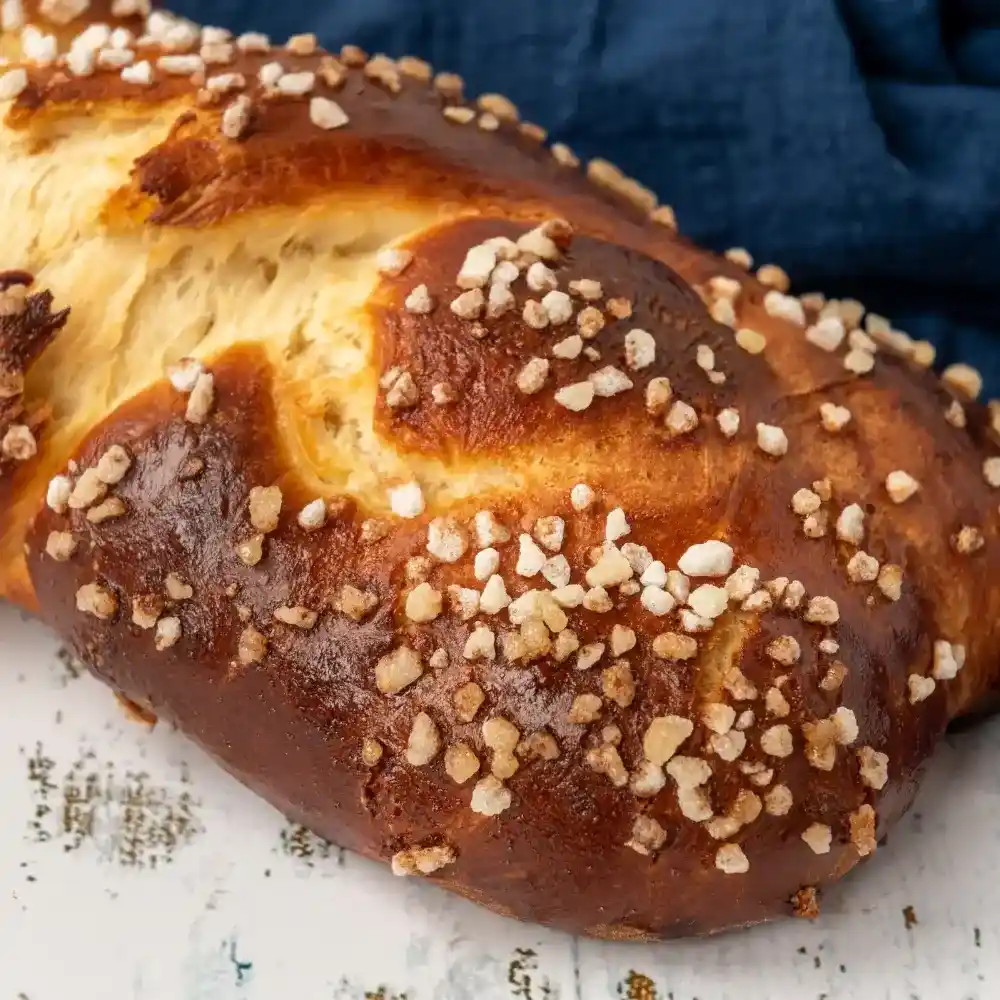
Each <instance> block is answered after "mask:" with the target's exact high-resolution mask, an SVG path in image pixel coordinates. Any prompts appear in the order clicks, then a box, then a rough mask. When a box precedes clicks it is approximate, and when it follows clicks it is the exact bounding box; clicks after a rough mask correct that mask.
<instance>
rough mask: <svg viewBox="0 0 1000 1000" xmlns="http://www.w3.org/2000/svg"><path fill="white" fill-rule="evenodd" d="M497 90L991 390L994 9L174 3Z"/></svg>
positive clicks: (829, 1) (998, 177)
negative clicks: (354, 47) (958, 363)
mask: <svg viewBox="0 0 1000 1000" xmlns="http://www.w3.org/2000/svg"><path fill="white" fill-rule="evenodd" d="M174 8H175V9H176V10H178V12H180V13H184V14H187V15H188V16H190V17H193V18H195V19H197V20H199V21H201V22H202V23H214V24H221V25H224V26H226V27H231V28H234V29H238V30H246V29H249V28H255V29H258V30H264V31H268V32H270V33H271V34H272V36H274V38H275V39H281V40H283V39H284V37H286V36H287V35H289V34H292V33H294V32H297V31H306V30H311V31H315V32H316V33H317V34H318V35H319V36H320V38H321V40H322V41H323V42H324V43H325V44H326V45H328V46H329V47H333V46H335V45H337V46H339V45H340V44H341V43H343V42H345V41H352V42H355V43H357V44H359V45H362V46H364V47H365V48H368V49H369V50H371V51H383V52H387V53H388V54H390V55H403V54H407V53H409V54H415V55H419V56H422V57H424V58H426V59H428V60H429V61H430V62H432V63H433V64H434V66H435V67H436V68H438V69H449V70H453V71H455V72H458V73H460V74H461V75H462V76H463V77H464V78H465V79H466V81H467V92H468V93H478V92H481V91H499V92H500V93H503V94H505V95H507V96H508V97H510V98H511V99H512V100H514V101H515V102H516V103H517V104H518V105H519V107H520V108H521V110H522V113H523V114H524V115H525V117H527V118H530V119H531V120H533V121H537V122H539V123H540V124H542V125H545V126H546V127H548V128H549V129H550V131H551V133H552V135H553V137H554V138H558V139H561V140H563V141H565V142H568V143H569V144H570V145H571V146H572V147H573V148H574V149H575V150H577V152H578V153H581V154H583V155H586V156H590V155H602V156H606V157H608V158H609V159H611V160H613V161H615V162H616V163H617V164H618V165H619V166H620V167H622V169H624V170H625V171H626V172H628V173H630V174H632V175H634V176H635V177H637V178H639V179H640V180H641V181H642V182H643V183H644V184H647V185H649V186H650V187H652V188H654V189H655V190H656V191H657V192H658V193H659V194H660V196H661V199H662V200H663V201H666V202H669V203H671V204H672V205H674V206H675V208H676V209H677V213H678V217H679V219H680V223H681V227H682V228H683V229H684V231H685V232H686V233H688V234H690V235H691V236H693V237H694V238H695V239H697V240H698V241H700V242H702V243H703V244H706V245H708V246H711V247H715V248H718V249H724V248H725V247H728V246H733V245H742V246H746V247H748V248H749V249H750V250H751V251H752V252H753V254H754V255H755V256H756V257H757V259H758V260H759V261H760V262H761V263H764V262H768V261H774V262H777V263H780V264H782V265H783V266H784V267H785V268H786V269H787V270H788V271H789V272H790V273H791V274H792V277H793V279H794V281H795V287H796V289H797V290H798V291H809V290H813V289H820V290H822V291H824V292H826V293H827V294H830V295H853V296H856V297H857V298H860V299H861V300H862V301H863V302H865V304H866V305H867V306H868V307H869V308H870V309H873V310H875V311H878V312H882V313H884V314H886V315H888V316H890V317H891V318H892V319H893V320H894V322H895V323H896V325H897V326H898V327H900V328H901V329H904V330H907V332H909V333H911V334H912V335H914V336H916V337H926V338H928V339H930V340H932V341H934V342H935V343H936V344H937V345H938V348H939V358H940V360H941V361H942V362H943V363H947V362H948V361H951V360H954V359H958V358H960V359H962V360H966V361H970V362H971V363H973V364H976V365H977V366H978V367H979V368H980V369H981V370H982V371H983V373H984V376H985V377H986V381H987V390H988V391H989V392H990V393H991V394H994V395H1000V0H937V2H935V0H500V2H489V3H487V2H482V0H349V2H343V0H340V2H331V3H321V2H316V0H283V2H281V3H275V2H274V0H181V2H179V3H177V2H175V4H174Z"/></svg>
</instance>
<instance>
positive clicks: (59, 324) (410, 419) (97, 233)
mask: <svg viewBox="0 0 1000 1000" xmlns="http://www.w3.org/2000/svg"><path fill="white" fill-rule="evenodd" d="M143 7H144V5H143V3H141V2H138V0H136V2H123V0H117V2H114V3H111V4H101V3H96V2H95V3H87V2H86V0H43V2H42V3H40V4H38V5H37V6H33V5H30V4H28V5H22V4H20V3H11V2H10V0H6V2H5V3H4V4H3V14H4V27H5V29H6V34H4V36H3V42H2V44H3V46H4V52H5V53H6V54H7V56H8V57H11V58H12V59H14V60H15V61H13V62H11V63H10V64H9V65H8V66H6V67H3V68H0V95H2V98H3V100H4V101H5V102H6V103H5V106H4V108H3V114H4V119H3V125H2V128H0V203H2V204H3V206H4V215H3V220H2V223H0V226H2V238H0V271H2V272H3V273H2V275H0V289H2V290H0V455H2V458H0V594H3V595H4V596H6V597H7V598H8V599H10V600H12V601H15V602H17V603H19V604H21V605H22V606H24V607H25V608H28V609H31V610H33V611H35V612H37V613H38V614H39V615H41V616H42V617H43V618H44V619H45V620H47V621H48V622H50V623H51V624H52V626H53V627H54V628H55V629H56V630H58V631H59V632H60V633H61V634H62V635H63V636H65V638H66V640H67V641H68V642H70V643H71V644H72V646H73V648H74V649H75V650H76V651H77V652H78V654H79V655H80V656H81V657H82V658H83V659H85V660H86V661H87V662H88V663H89V664H90V665H91V667H92V668H93V670H94V672H95V673H96V674H97V675H98V676H99V677H101V678H103V679H104V680H105V681H107V682H108V683H109V684H110V685H111V686H112V687H113V688H114V689H115V690H116V691H117V692H119V693H120V694H122V695H124V696H125V697H127V698H128V699H131V700H132V701H133V702H135V703H136V704H138V705H140V706H142V707H143V709H145V710H146V711H150V712H153V713H155V714H156V715H157V716H158V717H159V718H161V719H165V720H168V721H169V722H172V723H175V724H176V725H177V726H179V727H180V728H181V729H182V730H183V731H185V732H186V733H187V734H189V735H190V736H191V737H192V738H193V739H194V740H196V741H197V742H198V743H200V744H201V745H202V746H204V747H206V748H207V749H208V750H209V751H211V752H212V753H213V754H214V755H215V756H216V757H217V758H218V759H219V760H220V761H221V763H222V764H223V765H224V766H225V767H226V768H228V769H229V770H230V771H231V772H232V773H233V774H235V775H237V776H238V777H239V778H240V779H242V780H243V781H244V782H246V783H247V784H248V785H250V786H251V787H252V788H254V789H256V790H257V791H259V792H260V793H261V794H262V795H264V796H265V797H266V798H268V799H269V800H270V801H271V802H272V803H273V804H274V805H276V806H277V807H278V808H279V809H281V810H282V811H284V812H285V813H287V814H288V815H290V816H292V817H294V818H295V819H296V820H298V821H300V822H302V823H304V824H306V825H308V826H309V827H311V828H313V829H314V830H316V831H318V832H319V833H320V834H322V835H324V836H326V837H329V838H332V839H334V840H335V841H337V842H338V843H339V844H342V845H344V846H346V847H348V848H350V849H352V850H355V851H358V852H361V853H362V854H365V855H368V856H370V857H372V858H379V859H382V860H384V861H387V862H390V863H391V864H392V866H393V869H394V870H395V871H396V872H397V873H398V874H400V875H421V876H427V877H429V878H430V879H432V880H433V881H434V882H436V883H437V884H439V885H441V886H442V887H444V888H447V889H450V890H452V891H454V892H457V893H460V894H462V895H464V896H467V897H468V898H470V899H473V900H476V901H477V902H479V903H482V904H484V905H486V906H488V907H490V908H492V909H493V910H495V911H498V912H500V913H503V914H507V915H510V916H512V917H517V918H521V919H525V920H532V921H539V922H543V923H546V924H550V925H554V926H556V927H560V928H564V929H566V930H568V931H573V932H577V933H581V934H588V935H594V936H600V937H608V938H619V939H621V938H629V939H655V938H660V937H668V936H674V935H681V934H696V933H707V932H712V931H717V930H720V929H723V928H727V927H733V926H740V925H747V924H752V923H755V922H759V921H763V920H767V919H771V918H775V917H778V916H781V915H783V914H792V913H796V914H798V915H800V916H814V915H815V914H816V912H817V907H818V900H819V893H820V892H821V890H822V888H823V886H824V885H826V884H827V883H829V882H831V881H832V880H835V879H837V878H839V877H840V876H842V875H844V874H845V873H846V872H848V871H849V870H850V869H852V868H853V867H854V866H855V865H857V864H858V862H859V861H861V860H862V859H865V858H868V857H870V856H871V855H872V854H873V853H874V852H875V850H876V845H877V844H878V843H879V842H880V841H881V840H882V839H883V838H884V836H885V834H886V832H887V831H888V829H889V828H890V826H891V825H892V823H893V822H894V821H895V820H896V819H897V818H898V817H899V816H900V814H901V813H902V812H903V811H904V810H905V809H906V808H907V807H908V806H909V804H910V803H911V802H912V800H913V797H914V794H915V792H916V790H917V787H918V785H919V781H920V776H921V772H922V769H923V766H924V764H925V762H926V760H927V758H928V756H929V754H930V753H931V752H932V750H933V748H934V746H935V743H936V742H937V741H938V739H939V738H940V736H941V734H942V733H943V732H944V730H945V727H946V726H947V724H948V723H949V721H951V720H954V719H956V718H958V717H960V716H963V715H966V714H968V713H970V712H974V711H977V710H979V709H980V708H981V707H982V706H983V705H984V704H986V702H987V700H988V699H989V698H990V697H991V696H992V695H993V694H994V693H995V691H996V689H997V686H998V674H1000V666H998V654H1000V625H998V619H1000V588H998V587H996V582H997V580H998V579H1000V539H998V528H1000V521H998V507H997V504H998V499H1000V494H998V487H1000V439H998V414H997V411H995V410H993V409H992V408H987V407H985V406H982V405H980V404H979V403H977V402H975V397H976V396H977V394H978V393H979V389H980V387H979V384H978V378H977V376H976V373H975V372H974V371H972V370H971V369H968V368H965V367H963V366H955V367H953V368H952V369H949V370H948V371H946V372H945V373H944V376H943V377H942V378H938V377H937V376H936V375H935V374H934V373H933V372H932V371H931V363H932V361H933V351H932V350H931V349H930V348H929V345H926V344H921V343H914V342H913V341H912V340H911V339H910V338H909V337H907V335H906V334H904V333H902V332H901V331H898V330H895V329H893V328H892V326H891V325H890V324H889V323H888V322H887V321H886V320H884V319H882V318H881V317H878V316H875V315H868V316H867V317H866V316H865V311H864V309H863V307H862V306H861V305H860V304H858V303H856V302H850V301H826V300H824V299H823V297H822V296H820V295H808V296H804V297H801V298H799V297H795V296H792V295H790V294H788V292H789V289H788V280H787V277H786V276H785V274H784V272H782V271H781V269H780V268H777V267H773V266H766V267H763V268H760V269H759V270H757V271H756V274H754V273H751V270H752V269H751V259H750V256H749V254H747V253H746V251H743V250H733V251H730V252H729V253H727V254H726V255H725V256H724V257H717V256H713V255H711V254H708V253H705V252H703V251H701V250H699V249H697V248H696V247H694V246H692V245H691V244H690V243H688V242H687V241H685V240H684V239H683V238H682V237H681V236H679V235H678V234H677V232H676V231H675V225H674V219H673V213H672V211H671V210H670V209H669V208H668V207H667V206H663V205H658V203H657V199H656V197H655V196H654V195H653V194H652V193H651V192H649V191H648V190H646V189H645V188H643V187H642V186H641V185H639V184H638V183H636V182H635V181H633V180H630V179H629V178H627V177H625V176H624V175H623V174H622V173H621V172H620V171H618V170H617V169H616V168H615V167H614V166H613V165H612V164H611V163H609V162H606V161H602V160H594V161H591V162H590V163H589V164H587V165H586V167H585V168H581V166H580V164H579V163H578V161H577V159H576V157H575V156H574V154H573V152H572V151H571V150H570V149H568V148H566V147H565V146H561V145H559V144H553V145H546V141H545V140H546V136H545V132H544V130H543V129H541V128H540V127H538V126H536V125H533V124H529V123H527V122H522V121H521V120H520V119H519V115H518V111H517V108H516V107H514V106H513V105H512V104H511V103H510V102H509V101H507V100H505V99H504V98H502V97H500V96H498V95H484V96H482V97H480V98H479V99H478V100H471V99H464V98H463V95H462V89H463V87H462V81H461V80H460V79H458V78H457V77H455V76H452V75H449V74H447V73H441V74H437V75H434V74H433V72H432V70H431V68H430V67H429V66H428V65H427V64H426V63H424V62H422V61H421V60H419V59H415V58H401V59H396V60H393V59H390V58H388V57H386V56H381V55H376V56H372V57H369V56H368V55H367V54H366V53H363V52H361V51H360V50H358V49H357V48H353V47H349V46H348V47H345V48H344V49H343V50H342V51H341V52H340V53H339V55H337V56H332V55H329V54H326V53H324V52H321V51H320V50H319V49H317V48H316V45H315V40H314V39H313V38H311V37H310V36H299V37H297V38H294V39H291V40H290V41H289V42H288V43H287V44H286V45H285V46H283V47H270V44H269V42H268V40H267V39H265V38H263V37H261V36H255V35H245V36H242V37H240V38H232V37H231V36H230V35H229V34H228V33H227V32H225V31H222V30H220V29H213V28H206V29H204V30H201V29H198V28H196V27H195V26H193V25H191V24H189V23H187V22H184V21H181V20H179V19H176V18H172V17H170V16H169V15H165V14H158V13H153V14H151V15H150V14H149V11H148V10H144V9H143ZM146 15H149V16H148V17H147V16H146ZM29 22H30V24H29ZM26 24H28V25H29V26H28V27H25V25H26ZM59 53H61V54H59ZM18 59H21V60H23V61H22V62H18V61H16V60H18Z"/></svg>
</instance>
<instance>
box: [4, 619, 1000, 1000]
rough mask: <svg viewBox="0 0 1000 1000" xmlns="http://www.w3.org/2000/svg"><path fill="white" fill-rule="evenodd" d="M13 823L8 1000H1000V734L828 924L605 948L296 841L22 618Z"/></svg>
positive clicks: (977, 748)
mask: <svg viewBox="0 0 1000 1000" xmlns="http://www.w3.org/2000/svg"><path fill="white" fill-rule="evenodd" d="M0 817H2V819H0V889H2V893H0V1000H91V998H93V1000H372V998H374V1000H402V998H405V1000H429V998H442V1000H508V998H520V1000H543V998H549V1000H553V998H560V1000H611V998H631V1000H654V998H655V1000H786V998H787V1000H995V998H998V997H1000V720H996V721H994V722H992V723H988V724H986V725H984V726H982V727H980V728H978V729H976V730H974V731H972V732H970V733H966V734H963V735H961V736H957V737H953V738H951V739H950V740H949V742H948V744H947V745H946V746H943V747H942V748H941V749H940V751H939V754H938V756H937V759H936V760H935V763H934V766H933V767H932V769H931V774H930V776H929V779H928V781H927V784H926V786H925V788H924V791H923V793H922V795H921V798H920V800H919V801H918V803H917V805H916V807H915V809H914V810H913V812H911V814H910V815H909V816H908V817H907V819H906V820H904V822H903V823H902V824H901V826H900V828H899V829H898V830H897V831H895V832H894V833H893V835H892V836H891V839H890V844H889V845H888V847H887V848H886V849H884V850H880V851H879V852H878V854H877V855H876V857H875V858H874V860H873V861H872V862H871V863H870V864H867V865H865V866H864V867H863V870H861V871H860V872H858V873H856V876H852V877H850V878H848V879H847V881H846V882H845V883H844V884H843V885H842V886H840V887H838V888H836V889H835V890H833V891H831V892H828V893H827V894H826V896H825V898H824V901H823V910H824V913H823V917H822V919H821V920H820V921H818V922H817V923H815V924H810V923H808V922H805V921H792V920H790V921H787V922H785V923H782V924H778V925H774V926H771V927H764V928H758V929H756V930H753V931H750V932H745V933H740V934H730V935H724V936H722V937H719V938H715V939H710V940H703V941H690V942H679V943H677V942H675V943H667V944H663V945H655V946H652V945H635V946H632V945H629V946H623V945H610V944H598V943H594V942H590V941H581V940H575V939H572V938H569V937H567V936H565V935H561V934H556V933H552V932H549V931H544V930H541V929H539V928H536V927H531V926H526V925H519V924H515V923H513V922H510V921H507V920H504V919H502V918H500V917H496V916H493V915H491V914H489V913H486V912H483V911H482V910H480V909H478V908H477V907H475V906H473V905H472V904H470V903H467V902H464V901H462V900H459V899H456V898H453V897H451V896H449V895H447V894H445V893H443V892H440V891H438V890H435V889H434V888H433V887H431V886H429V885H427V884H424V883H421V882H419V881H418V880H416V879H397V878H394V877H393V876H392V875H391V874H389V873H388V872H387V871H386V870H385V869H384V868H381V867H379V866H377V865H374V864H371V863H369V862H367V861H363V860H361V859H359V858H357V857H354V856H353V855H348V854H345V853H343V852H341V851H340V850H338V849H337V848H336V847H334V846H331V845H329V844H325V843H323V842H321V841H319V840H317V839H316V838H315V837H312V836H311V835H310V834H308V833H306V832H305V831H304V830H302V829H299V828H295V827H293V826H290V825H289V824H288V823H287V822H286V821H285V820H284V819H283V818H282V817H281V816H279V815H278V814H276V813H275V812H274V811H273V810H272V809H270V808H269V807H268V806H267V805H265V804H264V803H263V802H261V801H259V800H258V799H257V798H256V797H255V796H253V795H251V794H250V793H249V792H247V791H245V790H244V789H243V788H241V787H240V786H239V785H238V784H237V783H236V782H235V781H234V780H232V779H231V778H229V777H228V776H227V775H225V774H223V773H222V772H221V771H220V770H219V769H218V768H216V767H215V765H213V764H212V763H211V761H210V760H208V759H207V758H206V757H205V756H204V755H203V754H202V753H201V752H199V751H198V750H196V749H195V748H193V747H192V746H191V745H190V744H188V743H187V742H186V741H185V740H184V739H183V738H182V737H180V736H179V735H178V734H176V733H174V732H171V731H170V730H169V729H167V727H165V726H158V727H156V729H154V730H152V731H150V730H149V729H148V728H147V727H146V726H144V725H142V724H140V723H136V722H133V721H131V720H130V719H129V718H128V717H127V716H126V715H125V713H124V712H123V710H122V709H121V707H120V706H119V705H118V704H117V703H116V701H115V700H114V699H113V697H112V696H111V695H110V693H109V692H108V691H107V689H105V688H104V687H102V686H101V685H100V684H99V683H97V682H96V681H94V680H93V679H91V678H90V677H87V676H78V675H77V671H76V670H75V669H74V668H73V666H72V663H71V662H70V661H68V660H67V658H66V657H65V656H61V655H60V648H59V644H58V642H57V641H56V640H55V639H54V638H53V637H52V636H51V635H49V634H48V633H47V632H46V631H45V630H44V629H43V628H42V627H40V626H39V625H37V624H35V623H33V622H30V621H27V620H24V619H23V618H22V617H21V616H20V615H19V614H18V613H17V612H15V611H14V610H12V609H11V608H9V607H5V606H2V605H0ZM906 907H912V912H913V914H914V915H915V917H916V920H917V921H918V922H917V923H916V924H915V925H913V926H911V927H907V926H906V920H905V919H904V913H903V911H904V908H906Z"/></svg>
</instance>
